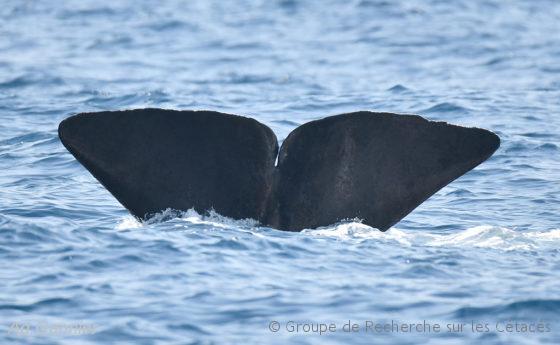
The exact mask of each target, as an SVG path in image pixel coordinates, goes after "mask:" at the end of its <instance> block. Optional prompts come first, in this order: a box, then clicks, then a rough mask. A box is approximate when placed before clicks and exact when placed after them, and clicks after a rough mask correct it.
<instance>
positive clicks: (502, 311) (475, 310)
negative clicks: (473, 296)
mask: <svg viewBox="0 0 560 345" xmlns="http://www.w3.org/2000/svg"><path fill="white" fill-rule="evenodd" d="M559 313H560V300H556V299H534V300H524V301H516V302H512V303H509V304H505V305H496V306H492V307H462V308H459V309H457V310H456V311H455V313H454V314H455V315H454V316H455V317H457V318H459V319H468V318H481V317H486V316H488V317H492V318H496V317H515V318H523V317H526V316H530V315H535V314H536V315H540V317H541V318H542V317H545V316H547V315H548V314H550V315H552V316H556V315H558V314H559Z"/></svg>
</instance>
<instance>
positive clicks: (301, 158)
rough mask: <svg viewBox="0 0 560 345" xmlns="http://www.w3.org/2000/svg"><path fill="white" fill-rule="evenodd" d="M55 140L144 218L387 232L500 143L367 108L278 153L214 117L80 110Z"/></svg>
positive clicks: (270, 143)
mask: <svg viewBox="0 0 560 345" xmlns="http://www.w3.org/2000/svg"><path fill="white" fill-rule="evenodd" d="M58 133H59V136H60V139H61V141H62V143H63V144H64V146H65V147H66V148H67V149H68V151H70V152H71V153H72V154H73V155H74V157H76V159H77V160H78V161H79V162H80V163H81V164H83V165H84V166H85V167H86V169H87V170H89V172H90V173H91V174H92V175H93V176H94V177H95V178H97V180H99V182H101V184H103V186H105V188H107V190H109V192H111V193H112V194H113V195H114V196H115V197H116V198H117V200H118V201H119V202H120V203H121V204H123V205H124V207H126V208H127V209H128V210H129V211H130V212H131V213H132V214H133V215H134V216H136V217H138V218H139V219H147V218H149V217H150V216H151V215H153V214H154V213H157V212H159V211H162V210H165V209H167V208H171V209H176V210H188V209H191V208H194V209H195V210H196V211H197V212H200V213H203V212H205V211H208V210H210V209H214V210H215V211H216V212H218V213H219V214H222V215H224V216H228V217H231V218H235V219H242V218H253V219H256V220H258V221H260V222H261V223H262V224H263V225H267V226H270V227H273V228H277V229H281V230H289V231H299V230H302V229H306V228H317V227H319V226H326V225H330V224H333V223H336V222H338V221H341V220H344V219H355V218H358V219H361V220H362V221H363V223H365V224H367V225H370V226H372V227H375V228H378V229H380V230H383V231H385V230H387V229H388V228H390V227H391V226H392V225H394V224H395V223H397V222H398V221H400V220H401V219H402V218H404V217H405V216H406V215H407V214H409V213H410V212H411V211H412V210H413V209H414V208H416V207H417V206H418V205H420V204H421V203H422V202H423V201H425V200H426V199H428V198H429V197H430V196H431V195H433V194H434V193H436V192H437V191H438V190H440V189H441V188H443V187H444V186H446V185H447V184H449V183H450V182H451V181H453V180H455V179H456V178H458V177H459V176H461V175H463V174H464V173H466V172H468V171H469V170H471V169H473V168H474V167H476V166H477V165H479V164H480V163H482V162H483V161H485V160H486V159H487V158H488V157H490V156H491V155H492V153H494V151H496V149H497V148H498V147H499V145H500V139H499V138H498V136H496V135H495V134H494V133H492V132H490V131H487V130H484V129H480V128H466V127H460V126H455V125H450V124H447V123H445V122H434V121H428V120H426V119H424V118H422V117H420V116H417V115H397V114H391V113H374V112H368V111H360V112H354V113H348V114H341V115H336V116H330V117H326V118H323V119H321V120H317V121H312V122H308V123H306V124H304V125H301V126H299V127H298V128H296V129H295V130H294V131H293V132H292V133H290V135H289V136H288V137H287V138H286V140H284V143H283V144H282V147H281V148H280V150H279V152H278V141H277V139H276V136H275V135H274V133H273V132H272V130H271V129H270V128H268V127H267V126H265V125H263V124H261V123H259V122H258V121H256V120H254V119H251V118H247V117H242V116H237V115H230V114H224V113H219V112H215V111H189V110H185V111H175V110H163V109H137V110H127V111H106V112H97V113H82V114H78V115H74V116H71V117H69V118H67V119H65V120H63V121H62V122H61V123H60V125H59V128H58ZM277 156H278V163H277V165H275V162H276V157H277Z"/></svg>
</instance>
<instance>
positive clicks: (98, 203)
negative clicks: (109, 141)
mask: <svg viewBox="0 0 560 345" xmlns="http://www.w3.org/2000/svg"><path fill="white" fill-rule="evenodd" d="M142 107H162V108H171V109H210V110H218V111H223V112H230V113H235V114H243V115H246V116H250V117H254V118H256V119H257V120H259V121H261V122H263V123H265V124H267V125H268V126H270V127H271V128H272V129H273V130H274V131H275V132H276V134H277V136H278V137H279V138H280V139H283V138H285V137H286V135H287V134H288V133H289V132H290V131H291V130H293V129H294V128H295V127H297V126H298V125H300V124H303V123H305V122H307V121H310V120H313V119H318V118H321V117H324V116H328V115H333V114H338V113H342V112H347V111H355V110H375V111H391V112H399V113H416V114H421V115H423V116H425V117H427V118H429V119H433V120H442V121H448V122H451V123H455V124H460V125H466V126H478V127H483V128H487V129H490V130H492V131H494V132H495V133H497V134H498V135H499V136H500V138H501V139H502V145H501V147H500V149H499V150H498V151H497V152H496V153H495V155H494V156H493V157H492V158H490V159H489V160H488V161H487V162H485V163H483V164H482V165H480V166H479V167H477V168H476V169H474V170H473V171H471V172H469V173H468V174H466V175H464V176H463V177H461V178H459V179H458V180H456V181H455V182H453V183H451V184H450V185H449V186H447V187H445V188H444V189H442V190H441V191H440V192H438V193H437V194H436V195H434V196H433V197H432V198H430V199H429V200H428V201H427V202H425V203H424V204H423V205H421V206H420V207H418V208H417V209H416V210H415V211H414V212H412V213H411V214H410V215H408V216H407V217H406V218H405V219H404V220H402V221H401V222H400V223H398V224H396V225H395V226H394V228H392V229H390V230H389V231H388V232H386V233H381V232H379V231H378V230H376V229H372V228H370V227H368V226H365V225H363V224H360V223H359V222H345V223H340V224H332V225H330V226H327V227H324V228H320V229H307V230H304V231H303V232H301V233H287V232H281V231H277V230H274V229H270V228H266V227H262V226H259V224H257V223H256V222H255V221H252V220H232V219H227V218H224V217H222V216H220V215H218V214H214V213H211V214H203V215H200V214H197V213H196V212H194V211H187V212H184V213H182V214H180V215H177V214H174V213H170V212H164V213H162V214H160V215H159V216H158V217H156V218H155V219H153V220H151V221H149V222H146V223H144V224H140V223H138V222H137V221H135V220H134V219H133V218H132V217H131V216H130V215H129V214H128V212H127V211H126V210H125V209H124V208H123V207H122V206H121V205H119V203H118V202H117V201H116V200H115V199H114V198H113V197H112V196H111V195H110V194H109V193H108V192H107V191H106V190H105V189H104V188H103V187H102V186H101V185H100V184H99V183H98V182H97V181H96V180H95V179H94V178H93V177H92V176H91V175H90V174H89V173H88V172H87V171H86V170H85V169H84V168H83V167H82V166H81V165H80V164H79V163H78V162H77V161H76V160H75V159H74V158H73V157H72V156H71V155H70V154H69V153H68V152H67V151H66V150H65V149H64V148H63V146H62V144H61V143H60V141H59V139H58V137H57V126H58V123H59V122H60V121H61V120H62V119H64V118H65V117H67V116H69V115H71V114H74V113H78V112H84V111H99V110H116V109H131V108H142ZM559 145H560V3H559V2H558V1H553V0H550V1H546V0H539V1H529V0H527V1H498V0H477V1H471V0H456V1H440V0H426V1H420V0H416V1H415V0H412V1H383V0H350V1H332V0H325V1H305V2H304V1H296V0H281V1H279V0H260V1H235V2H234V1H231V2H228V1H218V0H214V1H205V0H200V1H164V2H163V1H162V2H155V1H134V0H122V1H121V0H118V1H111V2H108V1H105V2H104V1H22V0H4V1H2V6H0V320H1V321H0V343H1V344H12V343H13V344H268V343H270V344H287V343H294V344H337V343H342V344H470V343H473V344H474V343H476V344H479V343H483V344H541V343H542V344H558V343H560V283H559V282H560V252H559V247H560V147H559ZM409 323H412V324H414V325H418V324H421V325H422V327H417V326H414V325H413V326H412V327H409V328H408V331H407V330H404V331H403V328H402V325H403V324H409ZM298 324H299V325H298ZM330 324H333V325H334V327H335V328H334V331H332V326H331V325H330ZM346 324H348V325H347V327H346ZM354 324H356V325H357V326H354ZM384 324H388V325H389V326H388V328H383V327H384V326H383V325H384ZM515 324H517V326H516V325H515ZM326 325H329V326H328V327H330V328H329V330H328V331H325V327H326ZM375 325H381V326H379V327H380V328H377V330H381V331H376V328H375ZM395 325H396V326H395ZM435 325H439V326H440V327H441V329H440V331H436V330H435V328H436V327H435ZM477 325H480V327H478V326H477ZM508 325H511V326H508ZM523 325H525V326H523Z"/></svg>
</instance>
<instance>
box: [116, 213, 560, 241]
mask: <svg viewBox="0 0 560 345" xmlns="http://www.w3.org/2000/svg"><path fill="white" fill-rule="evenodd" d="M169 220H178V221H182V222H184V223H186V224H185V225H186V226H188V225H208V226H211V227H214V228H221V229H235V230H237V231H251V232H252V233H254V234H255V235H262V234H260V233H259V232H260V231H259V230H262V229H265V228H266V227H263V226H260V225H259V223H258V222H257V221H256V220H254V219H241V220H236V219H232V218H229V217H225V216H222V215H220V214H218V213H217V212H215V211H210V212H208V213H207V214H205V215H201V214H199V213H198V212H196V211H195V210H194V209H190V210H188V211H183V212H180V211H176V210H171V209H167V210H165V211H162V212H159V213H157V214H156V215H155V216H154V217H152V218H150V219H149V220H148V221H145V222H139V221H138V220H136V219H135V218H134V217H133V216H130V215H129V216H126V217H125V218H123V219H122V220H121V221H120V222H119V223H118V224H117V225H116V227H115V229H116V230H128V229H136V228H141V227H143V226H145V225H151V224H159V223H163V222H165V221H169ZM301 233H302V234H304V235H308V236H314V237H326V238H336V239H339V240H343V241H346V240H350V241H369V240H376V241H384V242H396V243H398V244H399V245H403V246H413V245H421V246H431V247H478V248H493V249H500V250H535V249H540V248H546V247H557V246H558V245H559V244H560V229H553V230H545V231H536V230H525V231H521V230H513V229H509V228H505V227H498V226H491V225H480V226H475V227H471V228H467V229H465V230H458V231H452V232H449V233H445V234H442V233H433V232H429V231H423V230H401V229H398V228H391V229H389V230H388V231H386V232H381V231H379V230H377V229H375V228H372V227H370V226H368V225H365V224H362V223H360V222H359V221H358V220H349V221H345V222H340V223H336V224H333V225H330V226H326V227H321V228H317V229H305V230H303V231H302V232H301Z"/></svg>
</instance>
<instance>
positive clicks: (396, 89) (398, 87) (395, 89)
mask: <svg viewBox="0 0 560 345" xmlns="http://www.w3.org/2000/svg"><path fill="white" fill-rule="evenodd" d="M387 91H390V92H394V93H401V92H406V91H408V88H406V87H404V86H402V85H401V84H397V85H394V86H393V87H391V88H389V89H387Z"/></svg>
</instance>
